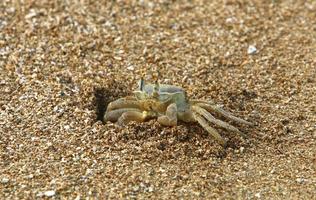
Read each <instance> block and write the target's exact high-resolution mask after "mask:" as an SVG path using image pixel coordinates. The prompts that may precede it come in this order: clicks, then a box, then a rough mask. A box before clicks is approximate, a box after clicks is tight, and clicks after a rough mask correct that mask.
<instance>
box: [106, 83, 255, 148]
mask: <svg viewBox="0 0 316 200" xmlns="http://www.w3.org/2000/svg"><path fill="white" fill-rule="evenodd" d="M133 93H134V96H127V97H123V98H120V99H118V100H115V101H113V102H111V103H110V104H109V105H108V107H107V110H106V113H105V115H104V121H111V122H116V121H117V122H118V124H120V125H124V124H127V123H128V122H130V121H137V122H143V121H146V120H148V119H152V118H157V120H158V122H159V123H160V124H162V125H165V126H176V125H177V121H178V120H181V121H184V122H198V123H199V124H200V125H201V126H202V127H203V128H204V129H205V130H206V131H207V132H209V133H210V134H211V135H212V136H213V137H214V138H215V139H216V141H217V142H218V143H220V144H221V145H223V146H225V145H226V140H225V139H224V138H223V137H221V136H220V134H219V133H218V132H217V130H215V129H214V128H212V127H211V126H210V125H209V123H213V124H215V125H217V126H219V127H221V128H224V129H226V130H228V131H232V132H235V133H238V134H240V135H241V136H243V137H245V135H244V134H243V133H242V132H241V131H239V130H238V129H237V128H236V127H234V126H232V125H230V124H228V123H227V122H224V121H222V120H219V119H216V118H215V117H214V116H213V115H212V114H211V112H213V113H216V114H218V115H221V116H223V117H224V118H227V119H229V120H231V121H235V122H238V123H241V124H246V125H252V123H250V122H248V121H245V120H243V119H240V118H238V117H235V116H233V115H232V114H231V113H229V112H227V111H225V110H223V109H222V108H221V107H219V106H218V105H216V104H214V103H213V102H209V101H204V100H189V99H188V98H187V96H186V93H185V91H184V89H183V88H181V87H178V86H174V85H164V84H159V83H155V84H145V83H144V80H143V79H141V80H140V81H139V88H138V90H136V91H134V92H133Z"/></svg>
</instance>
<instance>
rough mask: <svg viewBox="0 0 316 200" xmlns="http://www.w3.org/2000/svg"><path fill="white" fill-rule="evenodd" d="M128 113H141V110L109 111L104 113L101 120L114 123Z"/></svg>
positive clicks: (122, 109)
mask: <svg viewBox="0 0 316 200" xmlns="http://www.w3.org/2000/svg"><path fill="white" fill-rule="evenodd" d="M130 111H138V112H141V110H139V109H136V108H121V109H117V110H110V111H106V113H105V115H104V118H103V120H104V121H105V122H106V121H111V122H116V121H117V120H118V119H119V118H120V117H121V116H122V114H123V113H126V112H130Z"/></svg>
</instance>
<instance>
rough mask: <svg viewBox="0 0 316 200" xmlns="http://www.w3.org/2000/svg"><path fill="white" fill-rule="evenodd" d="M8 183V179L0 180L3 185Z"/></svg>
mask: <svg viewBox="0 0 316 200" xmlns="http://www.w3.org/2000/svg"><path fill="white" fill-rule="evenodd" d="M9 181H10V179H8V178H6V177H4V178H2V179H1V183H3V184H6V183H9Z"/></svg>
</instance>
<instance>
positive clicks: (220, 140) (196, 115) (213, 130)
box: [193, 112, 226, 146]
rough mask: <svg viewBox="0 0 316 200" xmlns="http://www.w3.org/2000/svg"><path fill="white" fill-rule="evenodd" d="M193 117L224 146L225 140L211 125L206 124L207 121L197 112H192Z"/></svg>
mask: <svg viewBox="0 0 316 200" xmlns="http://www.w3.org/2000/svg"><path fill="white" fill-rule="evenodd" d="M193 116H194V119H195V120H196V121H197V122H199V124H200V125H201V126H202V127H203V128H204V129H205V130H207V132H209V133H210V134H211V135H212V136H213V137H214V139H215V140H216V141H218V143H220V144H221V145H222V146H226V140H225V139H224V138H222V136H220V134H219V133H218V132H217V131H216V130H215V129H214V128H212V127H211V126H209V125H208V123H207V121H206V120H205V119H204V118H203V117H202V116H200V115H199V114H198V113H195V112H193Z"/></svg>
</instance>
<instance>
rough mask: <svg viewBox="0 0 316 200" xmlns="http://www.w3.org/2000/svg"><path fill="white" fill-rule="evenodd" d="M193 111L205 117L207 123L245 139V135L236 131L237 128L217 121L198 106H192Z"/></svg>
mask: <svg viewBox="0 0 316 200" xmlns="http://www.w3.org/2000/svg"><path fill="white" fill-rule="evenodd" d="M192 108H193V110H194V111H196V112H197V113H199V114H200V115H202V116H203V117H205V119H207V120H208V121H210V122H211V123H213V124H216V125H218V126H220V127H221V128H225V129H226V130H229V131H233V132H235V133H238V134H240V135H241V136H242V137H246V135H245V134H243V133H242V132H241V131H239V130H238V128H236V127H234V126H232V125H230V124H228V123H226V122H224V121H222V120H219V119H216V118H215V117H214V116H213V115H212V114H211V113H209V112H207V111H206V110H205V109H203V108H201V107H199V106H192Z"/></svg>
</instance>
